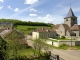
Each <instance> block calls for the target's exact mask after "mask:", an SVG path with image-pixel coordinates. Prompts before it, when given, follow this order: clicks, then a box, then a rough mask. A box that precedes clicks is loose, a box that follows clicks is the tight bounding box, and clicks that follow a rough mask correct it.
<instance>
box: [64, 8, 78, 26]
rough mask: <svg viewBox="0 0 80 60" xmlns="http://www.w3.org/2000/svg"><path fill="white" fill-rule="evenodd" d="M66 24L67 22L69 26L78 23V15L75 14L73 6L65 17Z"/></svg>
mask: <svg viewBox="0 0 80 60" xmlns="http://www.w3.org/2000/svg"><path fill="white" fill-rule="evenodd" d="M64 24H67V25H68V26H69V27H72V26H73V25H74V24H77V17H76V16H75V15H74V13H73V11H72V9H71V8H70V9H69V12H68V14H67V16H66V17H65V18H64Z"/></svg>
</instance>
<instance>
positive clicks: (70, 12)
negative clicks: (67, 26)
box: [65, 8, 76, 18]
mask: <svg viewBox="0 0 80 60" xmlns="http://www.w3.org/2000/svg"><path fill="white" fill-rule="evenodd" d="M67 17H76V16H75V15H74V13H73V11H72V9H71V8H70V9H69V12H68V14H67V16H66V17H65V18H67Z"/></svg>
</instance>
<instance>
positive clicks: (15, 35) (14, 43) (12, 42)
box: [5, 30, 24, 60]
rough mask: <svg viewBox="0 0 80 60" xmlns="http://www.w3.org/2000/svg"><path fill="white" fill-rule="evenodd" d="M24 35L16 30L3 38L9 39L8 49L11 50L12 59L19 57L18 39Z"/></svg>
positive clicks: (19, 44) (19, 43)
mask: <svg viewBox="0 0 80 60" xmlns="http://www.w3.org/2000/svg"><path fill="white" fill-rule="evenodd" d="M23 37H24V36H23V34H21V33H20V32H18V31H15V30H14V31H13V32H12V33H11V34H10V35H8V36H7V37H6V38H5V39H6V40H9V43H8V44H9V49H10V50H12V51H13V55H12V56H13V59H14V60H16V59H18V57H19V53H18V52H19V50H20V47H21V45H22V44H21V42H20V39H22V38H23Z"/></svg>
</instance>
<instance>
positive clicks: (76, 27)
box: [71, 24, 80, 31]
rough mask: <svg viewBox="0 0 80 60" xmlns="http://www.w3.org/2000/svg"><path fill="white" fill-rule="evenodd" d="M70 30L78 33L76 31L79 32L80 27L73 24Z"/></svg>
mask: <svg viewBox="0 0 80 60" xmlns="http://www.w3.org/2000/svg"><path fill="white" fill-rule="evenodd" d="M71 30H73V31H78V30H80V25H77V24H74V25H73V26H72V27H71Z"/></svg>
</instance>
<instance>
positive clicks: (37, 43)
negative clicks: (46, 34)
mask: <svg viewBox="0 0 80 60" xmlns="http://www.w3.org/2000/svg"><path fill="white" fill-rule="evenodd" d="M33 47H34V55H35V51H36V50H38V53H39V55H40V54H41V51H42V50H44V52H47V51H48V48H49V47H48V46H47V45H46V44H45V43H44V42H43V39H36V40H35V41H34V43H33Z"/></svg>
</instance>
